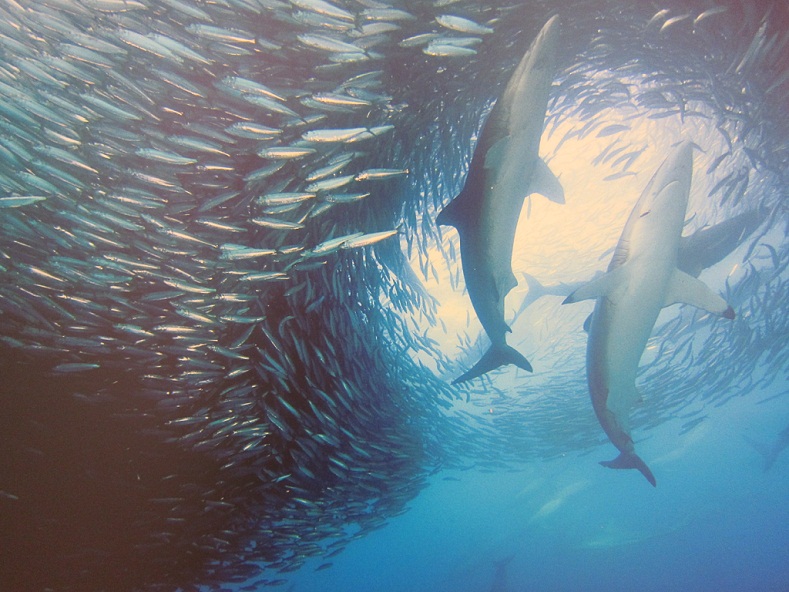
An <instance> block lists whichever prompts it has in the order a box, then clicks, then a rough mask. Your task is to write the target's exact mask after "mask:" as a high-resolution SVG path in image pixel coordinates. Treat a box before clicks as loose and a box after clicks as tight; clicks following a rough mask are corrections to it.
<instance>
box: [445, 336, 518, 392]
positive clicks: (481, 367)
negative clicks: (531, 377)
mask: <svg viewBox="0 0 789 592" xmlns="http://www.w3.org/2000/svg"><path fill="white" fill-rule="evenodd" d="M507 364H514V365H515V366H517V367H518V368H522V369H523V370H526V371H527V372H532V367H531V364H529V360H527V359H526V358H525V357H523V356H522V355H521V354H520V353H519V352H518V351H517V350H516V349H515V348H513V347H510V346H509V345H507V344H506V343H500V344H493V345H491V346H490V349H489V350H488V351H487V352H485V355H484V356H482V358H481V359H480V360H479V362H477V363H476V364H474V366H472V367H471V369H470V370H468V372H465V373H464V374H462V375H460V376H458V377H457V378H456V379H455V380H453V381H452V384H458V383H460V382H466V381H467V380H471V379H472V378H477V377H478V376H482V375H483V374H485V373H486V372H490V371H491V370H495V369H496V368H499V367H501V366H506V365H507Z"/></svg>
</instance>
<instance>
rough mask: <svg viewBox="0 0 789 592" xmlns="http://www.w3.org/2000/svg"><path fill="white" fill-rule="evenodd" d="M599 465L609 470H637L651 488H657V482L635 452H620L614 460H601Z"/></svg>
mask: <svg viewBox="0 0 789 592" xmlns="http://www.w3.org/2000/svg"><path fill="white" fill-rule="evenodd" d="M600 464H601V465H603V466H604V467H608V468H609V469H638V470H639V471H641V474H642V475H644V477H646V479H647V481H649V482H650V483H651V484H652V487H657V481H655V476H654V475H653V474H652V471H650V470H649V467H648V466H647V463H645V462H644V461H643V460H641V457H640V456H638V455H637V454H636V453H635V452H622V453H620V455H619V456H617V457H616V458H615V459H614V460H603V461H600Z"/></svg>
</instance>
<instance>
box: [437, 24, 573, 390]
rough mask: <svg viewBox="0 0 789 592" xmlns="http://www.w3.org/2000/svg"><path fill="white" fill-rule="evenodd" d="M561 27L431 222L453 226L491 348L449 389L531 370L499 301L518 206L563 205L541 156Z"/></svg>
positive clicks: (550, 27)
mask: <svg viewBox="0 0 789 592" xmlns="http://www.w3.org/2000/svg"><path fill="white" fill-rule="evenodd" d="M558 35H559V22H558V18H557V17H553V18H551V19H550V20H549V21H548V22H547V23H546V24H545V26H544V27H543V28H542V30H541V31H540V33H539V34H538V35H537V38H536V39H535V40H534V42H533V43H532V45H531V47H530V48H529V51H527V53H526V54H525V55H524V56H523V58H522V59H521V61H520V63H519V64H518V66H517V67H516V69H515V72H514V73H513V75H512V77H511V78H510V80H509V82H508V83H507V86H506V87H505V89H504V92H503V94H502V95H501V97H500V98H499V100H498V101H497V102H496V104H495V105H494V107H493V109H492V110H491V112H490V115H489V116H488V118H487V120H486V122H485V124H484V126H483V128H482V133H481V135H480V138H479V141H478V143H477V146H476V149H475V151H474V155H473V157H472V160H471V166H470V168H469V173H468V177H467V179H466V183H465V186H464V188H463V190H462V191H461V192H460V194H459V195H458V196H457V197H456V198H455V199H454V200H452V202H451V203H450V204H449V205H448V206H447V207H446V208H444V210H443V211H442V212H441V213H440V214H439V215H438V217H437V218H436V223H437V224H445V225H451V226H454V227H455V228H456V229H457V231H458V235H459V237H460V257H461V261H462V266H463V276H464V279H465V282H466V288H467V290H468V294H469V297H470V299H471V303H472V305H473V306H474V311H475V312H476V313H477V317H478V318H479V320H480V323H481V324H482V327H483V328H484V329H485V332H486V333H487V335H488V337H489V338H490V341H491V347H490V349H489V350H488V351H487V352H486V353H485V354H484V355H483V356H482V359H481V360H480V361H479V362H477V364H475V365H474V367H472V368H471V369H470V370H469V371H468V372H466V373H465V374H463V375H462V376H460V377H458V378H457V379H455V380H454V381H453V384H456V383H458V382H463V381H466V380H470V379H472V378H475V377H477V376H480V375H482V374H484V373H486V372H489V371H490V370H493V369H495V368H498V367H499V366H503V365H505V364H515V365H516V366H518V367H520V368H523V369H524V370H527V371H531V370H532V368H531V364H529V362H528V360H526V358H525V357H523V355H521V354H520V353H518V352H517V351H516V350H515V349H513V348H512V347H510V346H509V345H507V342H506V333H507V332H509V331H510V328H509V326H508V325H507V323H506V322H505V320H504V298H505V297H506V296H507V294H508V293H509V291H510V290H511V289H512V288H513V287H514V286H515V285H517V283H518V282H517V281H516V279H515V276H514V275H513V273H512V249H513V243H514V241H515V231H516V229H517V223H518V217H519V216H520V212H521V208H522V206H523V201H524V199H525V198H526V196H527V195H529V194H531V193H540V194H542V195H545V196H546V197H548V198H549V199H551V200H553V201H555V202H558V203H564V191H563V190H562V187H561V185H560V184H559V181H558V179H557V178H556V177H555V176H554V174H553V173H552V172H551V171H550V170H549V169H548V166H547V165H546V164H545V162H544V161H543V160H542V159H541V158H540V157H539V148H540V137H541V136H542V132H543V126H544V122H545V111H546V109H547V104H548V95H549V91H550V87H551V82H552V80H553V75H554V70H555V62H556V57H555V54H556V50H557V46H558Z"/></svg>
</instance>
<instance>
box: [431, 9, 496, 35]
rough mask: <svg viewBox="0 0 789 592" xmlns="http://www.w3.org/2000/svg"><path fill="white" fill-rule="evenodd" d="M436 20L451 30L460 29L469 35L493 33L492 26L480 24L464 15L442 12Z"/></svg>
mask: <svg viewBox="0 0 789 592" xmlns="http://www.w3.org/2000/svg"><path fill="white" fill-rule="evenodd" d="M436 22H437V23H438V24H439V25H441V26H442V27H445V28H447V29H449V30H450V31H458V32H460V33H466V34H469V35H488V34H489V33H493V29H491V28H490V27H486V26H484V25H480V24H479V23H475V22H474V21H472V20H471V19H467V18H464V17H462V16H455V15H451V14H442V15H439V16H437V17H436Z"/></svg>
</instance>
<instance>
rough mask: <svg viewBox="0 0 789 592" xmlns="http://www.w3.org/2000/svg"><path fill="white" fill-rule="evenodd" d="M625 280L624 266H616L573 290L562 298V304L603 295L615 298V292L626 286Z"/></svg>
mask: <svg viewBox="0 0 789 592" xmlns="http://www.w3.org/2000/svg"><path fill="white" fill-rule="evenodd" d="M623 270H624V271H623ZM626 282H627V271H626V267H625V266H622V267H617V268H616V269H614V270H612V271H609V272H608V273H604V274H603V275H601V276H600V277H599V278H597V279H594V280H592V281H591V282H589V283H588V284H584V285H583V286H581V287H580V288H578V289H577V290H575V291H574V292H573V293H572V294H570V295H569V296H568V297H567V298H565V299H564V301H563V302H562V304H573V303H574V302H580V301H581V300H592V299H594V298H602V297H603V296H608V297H609V298H610V299H612V300H616V299H617V294H618V293H619V292H620V291H621V290H623V289H624V288H626V287H627V284H626Z"/></svg>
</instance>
